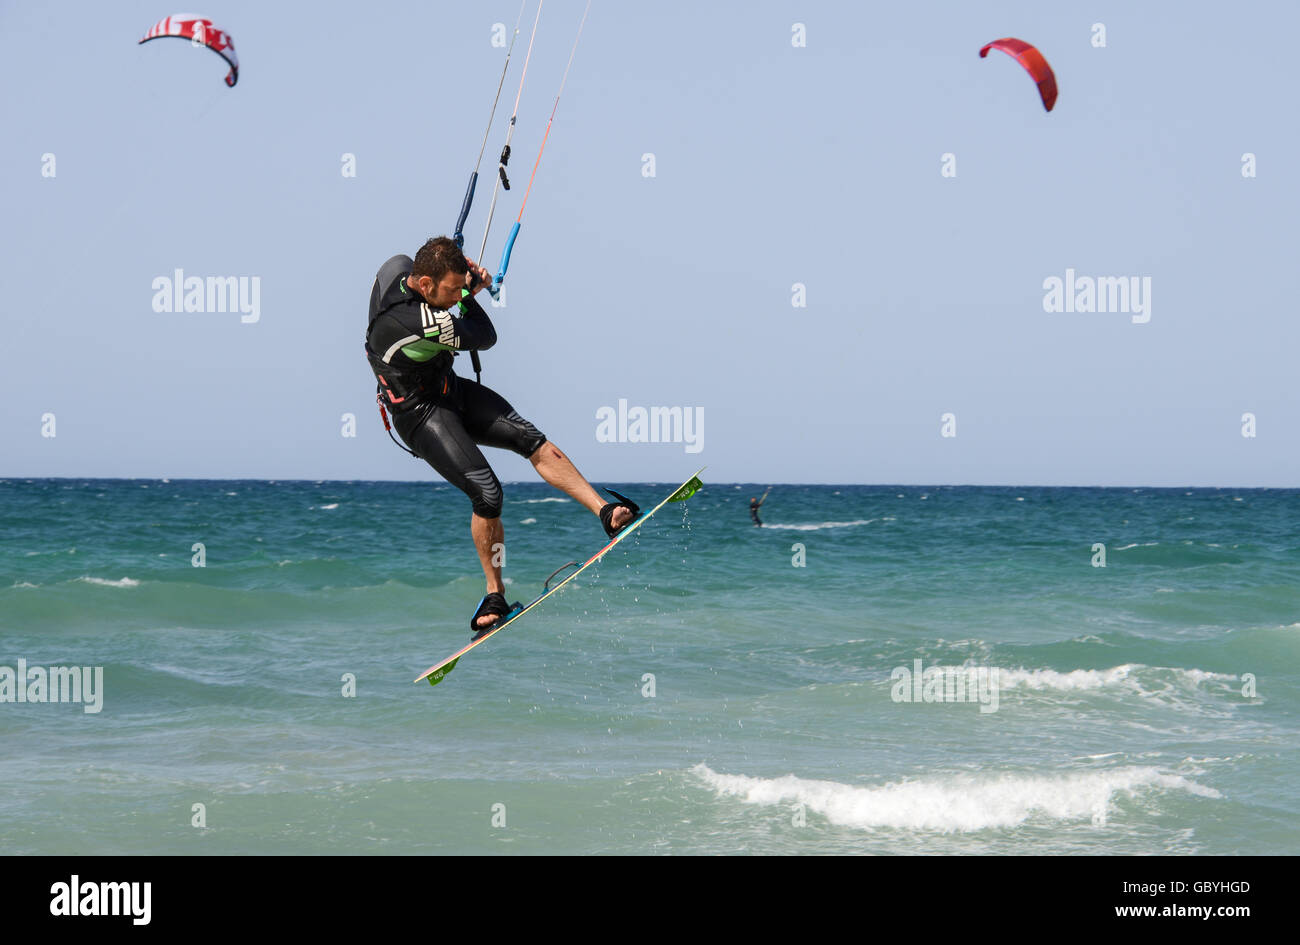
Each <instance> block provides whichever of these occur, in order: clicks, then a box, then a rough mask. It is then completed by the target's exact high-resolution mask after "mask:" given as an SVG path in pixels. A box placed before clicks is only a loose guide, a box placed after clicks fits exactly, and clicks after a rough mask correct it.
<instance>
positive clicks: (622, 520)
mask: <svg viewBox="0 0 1300 945" xmlns="http://www.w3.org/2000/svg"><path fill="white" fill-rule="evenodd" d="M528 461H529V462H530V463H532V464H533V468H534V469H536V470H537V475H539V476H541V477H542V478H543V479H545V480H546V481H547V482H549V483H550V484H551V485H553V486H555V488H557V489H559V490H560V491H561V492H565V493H567V494H568V495H569V496H570V497H571V498H572V499H573V500H574V501H575V502H581V503H582V505H583V506H585V507H586V508H587V509H588V510H589V511H590V512H591V513H592V514H593V515H599V514H600V510H601V509H602V508H604V507H605V500H604V499H602V498H601V497H600V495H599V493H597V492H596V490H595V489H593V488H592V487H591V483H589V482H588V481H587V480H586V479H584V478H583V477H582V473H580V472H578V470H577V468H576V467H574V465H573V463H572V462H570V461H569V457H567V456H565V455H564V452H563V451H562V450H561V449H560V448H559V447H558V446H556V445H555V444H554V443H549V442H548V443H543V444H542V445H541V446H539V447H538V448H537V450H536V451H535V452H534V453H533V455H532V456H529V457H528ZM631 520H632V511H631V510H630V509H628V508H627V507H626V506H620V507H619V508H616V509H615V510H614V517H613V520H612V521H613V524H614V527H615V528H621V527H622V526H623V525H625V524H627V523H628V522H630V521H631Z"/></svg>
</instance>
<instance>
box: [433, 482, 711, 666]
mask: <svg viewBox="0 0 1300 945" xmlns="http://www.w3.org/2000/svg"><path fill="white" fill-rule="evenodd" d="M702 472H704V467H701V468H700V469H699V471H698V472H696V473H695V475H693V476H691V478H690V479H687V480H686V481H685V482H684V483H682V484H681V486H679V487H678V488H677V489H676V490H674V491H673V492H672V493H671V494H670V495H669V496H668V498H666V499H664V500H663V501H662V502H660V503H659V504H658V505H656V506H655V507H654V508H652V509H651V510H650V511H648V512H641V513H640V514H639V515H637V517H636V518H634V519H632V521H631V522H629V523H628V524H627V525H625V526H623V529H622V531H620V532H619V533H618V534H617V535H615V536H614V537H613V538H612V539H610V541H609V544H607V545H605V547H604V548H601V549H600V550H599V551H597V552H596V553H595V554H594V555H592V556H591V557H590V558H588V559H587V560H586V561H585V562H583V563H582V564H581V565H578V562H577V561H570V562H569V563H568V564H566V565H564V566H563V567H561V568H559V569H558V570H556V571H555V572H554V573H553V574H552V575H551V576H550V577H548V578H547V579H546V582H545V583H544V584H543V585H542V596H541V597H539V598H537V599H536V600H535V601H533V602H532V603H531V604H529V605H528V606H527V607H519V608H516V609H515V610H512V611H511V612H510V613H509V614H507V615H506V616H505V617H503V618H502V619H500V620H498V621H497V622H496V623H494V624H492V625H491V626H490V627H489V628H488V629H487V630H485V631H483V632H482V633H480V634H478V635H477V636H475V637H474V639H473V640H471V641H470V642H469V644H468V645H466V646H464V647H461V648H460V649H459V650H457V651H456V652H455V653H453V654H451V656H449V657H447V658H446V659H444V660H441V661H439V662H437V663H434V664H433V665H432V666H430V667H429V668H428V669H426V670H425V671H424V672H422V673H421V674H420V675H419V676H416V677H415V681H416V682H419V681H420V680H422V679H427V680H429V685H430V686H436V685H438V683H440V682H442V681H443V679H445V678H446V676H447V674H448V673H450V672H451V671H452V670H453V669H455V668H456V664H457V663H458V662H460V658H461V657H462V656H464V655H465V654H466V653H468V652H469V651H470V650H472V649H474V647H476V646H478V645H479V644H481V643H486V642H487V641H488V640H489V639H490V638H492V637H493V636H495V635H496V634H498V633H500V632H501V631H502V630H504V629H505V628H506V627H508V626H509V625H510V624H512V623H514V622H515V621H516V620H518V619H519V618H520V617H522V616H523V615H524V614H526V613H528V612H529V611H530V610H532V609H533V608H534V607H536V606H537V605H538V604H540V603H541V602H542V601H544V600H546V598H548V597H550V596H551V595H552V594H554V593H555V592H556V591H559V590H560V589H561V588H563V587H564V585H566V584H568V583H569V582H570V581H572V580H573V579H574V578H576V577H577V576H578V575H579V574H581V573H582V572H583V571H585V570H587V568H589V567H591V566H592V565H593V564H595V563H596V562H597V561H599V560H600V559H601V558H603V557H605V555H606V554H608V553H609V550H610V549H611V548H613V547H614V546H615V545H617V544H618V543H619V542H621V541H622V540H623V539H625V538H627V537H628V536H629V535H631V534H632V533H633V532H635V531H636V530H637V529H638V528H640V527H641V526H642V525H644V524H645V522H646V520H647V519H648V518H650V516H652V515H654V514H655V513H656V512H658V511H659V510H660V509H661V508H663V507H664V506H665V505H667V504H668V503H669V502H684V501H685V500H687V499H689V498H690V497H691V496H693V495H694V494H695V493H696V491H697V490H699V489H700V487H701V486H703V485H704V484H703V483H702V482H700V473H702ZM574 566H578V570H576V571H574V572H573V573H572V574H570V575H569V576H568V577H566V578H565V579H564V580H563V581H561V582H560V583H558V584H556V585H555V586H554V587H551V586H550V583H551V579H552V578H554V577H555V575H556V574H559V573H560V572H561V571H564V570H566V569H567V568H570V567H574Z"/></svg>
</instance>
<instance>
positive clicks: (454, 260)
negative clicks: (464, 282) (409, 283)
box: [411, 236, 469, 282]
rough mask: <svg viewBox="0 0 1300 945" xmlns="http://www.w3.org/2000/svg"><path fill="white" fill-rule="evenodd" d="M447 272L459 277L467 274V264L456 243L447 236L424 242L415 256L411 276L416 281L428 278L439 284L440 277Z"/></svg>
mask: <svg viewBox="0 0 1300 945" xmlns="http://www.w3.org/2000/svg"><path fill="white" fill-rule="evenodd" d="M449 272H454V273H457V274H459V275H464V274H465V273H467V272H469V263H467V262H466V261H465V254H464V253H463V252H462V251H461V248H460V247H459V246H457V245H456V241H455V240H453V239H452V238H451V237H449V236H438V237H434V238H432V239H429V240H428V241H426V242H425V244H424V245H423V246H421V247H420V249H419V252H417V253H416V254H415V266H414V268H412V269H411V275H413V276H415V278H417V279H419V278H420V277H421V276H428V277H429V278H431V279H432V280H433V281H434V282H441V281H442V277H443V276H445V275H446V274H447V273H449Z"/></svg>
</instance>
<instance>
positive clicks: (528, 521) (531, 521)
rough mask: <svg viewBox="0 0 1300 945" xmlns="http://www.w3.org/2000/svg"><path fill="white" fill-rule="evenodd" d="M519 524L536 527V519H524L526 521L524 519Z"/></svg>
mask: <svg viewBox="0 0 1300 945" xmlns="http://www.w3.org/2000/svg"><path fill="white" fill-rule="evenodd" d="M519 524H520V525H536V524H537V519H535V518H526V519H524V520H523V521H522V522H520V523H519Z"/></svg>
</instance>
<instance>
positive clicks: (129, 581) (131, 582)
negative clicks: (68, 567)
mask: <svg viewBox="0 0 1300 945" xmlns="http://www.w3.org/2000/svg"><path fill="white" fill-rule="evenodd" d="M77 580H78V581H85V582H86V583H87V584H99V585H101V586H103V587H139V586H140V582H139V581H137V580H135V579H133V578H129V577H124V578H122V580H120V581H109V580H106V579H105V578H97V577H79V578H77Z"/></svg>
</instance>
